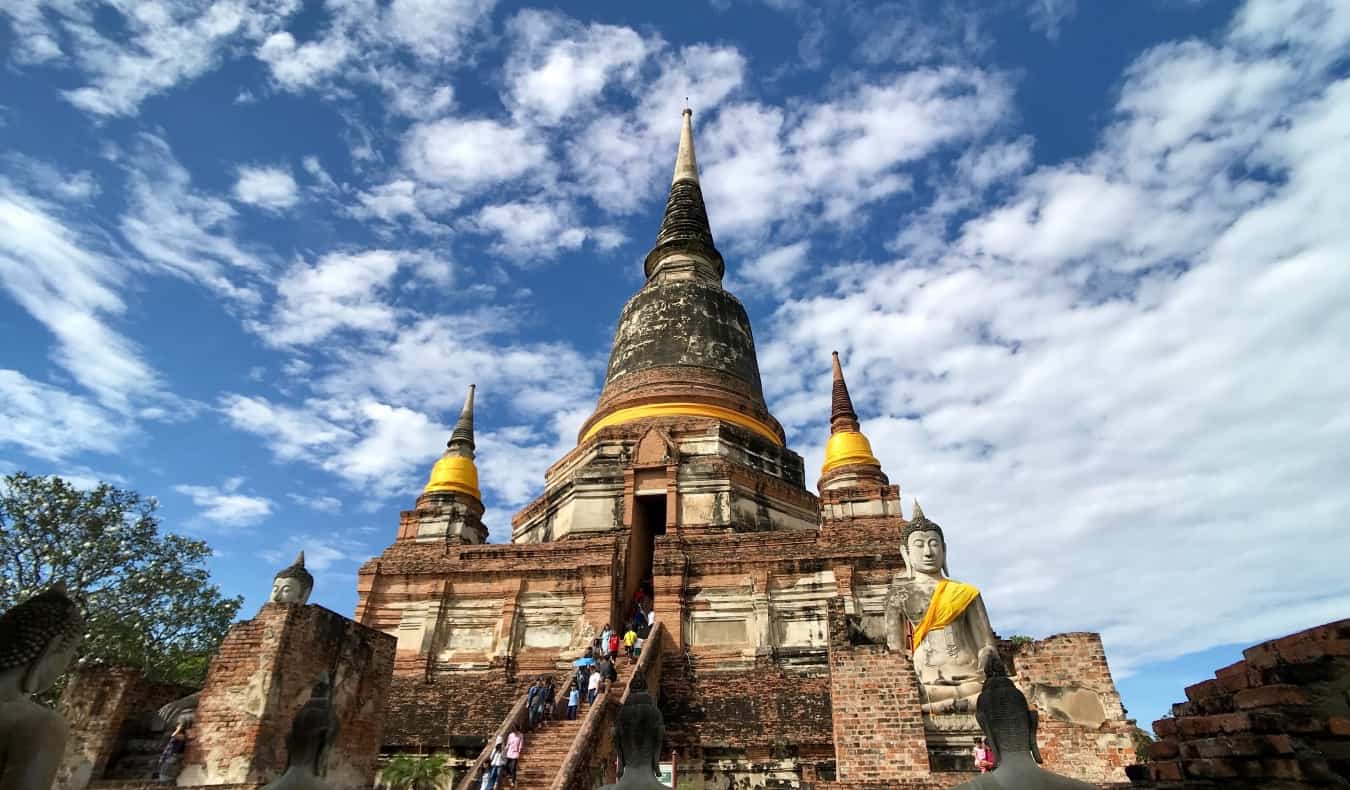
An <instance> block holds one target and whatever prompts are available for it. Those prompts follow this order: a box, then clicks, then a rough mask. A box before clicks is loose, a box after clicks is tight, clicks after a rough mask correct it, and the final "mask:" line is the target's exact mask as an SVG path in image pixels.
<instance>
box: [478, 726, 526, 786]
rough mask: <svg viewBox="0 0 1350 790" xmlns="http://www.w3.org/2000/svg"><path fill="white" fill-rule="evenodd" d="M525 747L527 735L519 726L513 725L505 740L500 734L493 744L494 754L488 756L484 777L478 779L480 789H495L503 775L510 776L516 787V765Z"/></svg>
mask: <svg viewBox="0 0 1350 790" xmlns="http://www.w3.org/2000/svg"><path fill="white" fill-rule="evenodd" d="M524 748H525V735H524V734H523V733H521V731H520V728H519V727H512V728H511V732H509V733H508V734H507V735H506V738H505V741H503V739H502V736H500V735H498V736H497V743H496V744H494V745H493V747H492V754H491V755H490V756H489V757H488V764H487V766H485V767H484V768H483V774H482V778H480V779H479V780H478V788H479V790H493V788H495V787H496V786H497V782H498V780H500V779H502V778H503V777H510V779H511V787H515V786H516V766H517V765H518V764H519V763H520V751H521V750H522V749H524Z"/></svg>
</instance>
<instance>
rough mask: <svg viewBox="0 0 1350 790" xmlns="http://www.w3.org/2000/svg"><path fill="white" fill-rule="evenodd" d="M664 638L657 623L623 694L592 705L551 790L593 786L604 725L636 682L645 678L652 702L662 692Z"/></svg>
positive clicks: (599, 756) (614, 713) (659, 622)
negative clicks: (591, 784)
mask: <svg viewBox="0 0 1350 790" xmlns="http://www.w3.org/2000/svg"><path fill="white" fill-rule="evenodd" d="M664 637H665V626H664V625H662V623H661V621H660V620H657V621H656V624H655V625H653V626H652V628H651V631H650V632H649V633H648V634H647V638H646V640H644V642H643V650H642V656H641V657H639V658H638V662H637V666H636V667H634V668H633V674H631V675H629V676H628V682H627V683H626V684H624V687H623V693H622V694H621V695H619V696H618V697H617V698H616V697H615V696H614V695H612V694H606V695H605V700H604V704H603V705H600V704H597V705H592V706H591V709H590V710H589V711H588V712H587V713H586V718H585V720H584V721H583V722H582V723H581V729H580V730H578V731H577V735H576V738H574V739H573V740H572V747H571V748H570V749H568V750H567V757H566V758H565V759H564V760H563V764H562V766H561V767H560V768H559V769H558V774H557V776H556V777H555V778H554V780H553V786H552V788H551V790H581V789H582V788H586V787H589V786H590V783H589V782H588V781H587V779H588V777H589V776H590V774H591V771H592V770H594V768H595V766H596V764H597V762H598V760H599V759H601V757H602V756H601V755H600V754H599V753H598V750H597V749H596V748H594V747H595V746H596V745H598V744H599V742H600V741H601V737H600V736H601V731H600V727H601V726H602V725H603V723H604V722H613V721H614V720H615V719H614V717H615V716H617V714H618V710H619V706H620V705H622V704H623V703H624V702H626V701H627V700H628V695H629V694H631V693H632V691H633V679H634V678H636V677H637V676H638V675H643V676H644V677H645V679H646V680H647V689H648V690H649V692H650V693H651V695H652V698H653V700H655V699H656V697H657V694H658V692H659V691H660V688H661V651H662V647H663V644H664V641H665V639H664Z"/></svg>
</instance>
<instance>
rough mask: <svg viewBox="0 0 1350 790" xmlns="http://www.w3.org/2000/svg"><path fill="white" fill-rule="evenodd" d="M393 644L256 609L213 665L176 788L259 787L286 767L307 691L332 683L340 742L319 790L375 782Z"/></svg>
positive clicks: (322, 620) (305, 614)
mask: <svg viewBox="0 0 1350 790" xmlns="http://www.w3.org/2000/svg"><path fill="white" fill-rule="evenodd" d="M395 644H396V640H395V639H394V638H393V637H391V636H389V635H387V634H383V633H380V632H378V631H375V630H373V629H370V628H366V627H365V626H362V625H359V624H357V623H355V622H353V621H351V620H348V619H347V618H345V617H343V616H341V615H339V614H337V613H336V612H331V611H329V610H327V609H324V608H323V607H320V606H314V605H310V606H287V605H284V604H270V603H269V604H264V605H263V607H262V610H261V611H260V612H259V613H258V616H257V617H255V618H253V619H252V620H246V621H244V622H241V623H237V624H236V625H235V626H234V627H233V628H231V629H230V632H229V633H228V634H227V635H226V637H225V639H224V641H222V642H221V645H220V649H219V650H218V651H217V653H216V656H215V658H214V659H213V660H212V662H211V667H210V669H209V670H208V672H207V676H206V683H205V684H204V685H203V687H202V693H201V698H200V701H199V703H198V705H197V720H196V724H195V725H194V732H195V737H194V738H193V739H192V740H191V741H189V743H188V748H187V752H186V754H185V755H184V759H183V771H182V773H181V774H180V775H179V784H180V785H226V784H246V783H265V782H268V781H271V780H272V779H275V778H276V777H277V776H280V775H281V773H282V772H283V771H284V770H285V768H286V745H285V742H286V734H287V733H288V732H289V731H290V727H291V722H292V720H293V719H294V717H295V713H296V711H298V710H299V709H300V706H301V705H303V704H304V703H305V702H306V701H308V700H309V698H310V694H311V690H312V687H313V685H314V682H315V681H316V680H317V679H318V678H319V677H320V675H322V674H323V673H327V674H328V677H329V679H330V682H331V683H332V695H333V707H334V712H335V715H336V716H337V718H338V735H337V740H336V742H335V743H334V744H333V745H332V748H331V749H330V750H329V754H328V759H327V774H326V777H325V778H326V781H327V782H328V783H329V784H331V785H332V786H333V787H335V788H364V787H368V786H369V785H370V783H371V782H372V780H373V779H374V770H375V758H376V755H377V753H378V751H379V746H380V739H381V728H382V725H383V722H384V703H385V698H386V696H387V694H388V691H389V684H390V680H391V676H392V672H393V665H394V646H395Z"/></svg>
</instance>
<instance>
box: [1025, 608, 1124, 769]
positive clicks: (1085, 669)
mask: <svg viewBox="0 0 1350 790" xmlns="http://www.w3.org/2000/svg"><path fill="white" fill-rule="evenodd" d="M1003 647H1004V649H1005V650H1006V651H1007V656H1008V663H1009V664H1010V665H1011V666H1010V667H1009V669H1010V671H1011V672H1012V673H1013V676H1014V681H1015V682H1016V683H1017V685H1018V687H1019V688H1021V690H1022V693H1023V694H1026V696H1027V701H1028V703H1030V704H1031V706H1032V707H1033V708H1035V709H1036V710H1037V712H1038V713H1039V714H1040V729H1039V732H1038V733H1037V741H1038V744H1039V746H1040V750H1041V756H1042V757H1043V758H1044V759H1045V767H1046V768H1047V769H1049V770H1051V771H1054V772H1056V773H1059V774H1063V775H1064V776H1070V777H1073V778H1076V779H1082V780H1084V781H1089V782H1103V781H1121V780H1123V779H1125V766H1127V765H1129V764H1130V763H1132V762H1134V759H1135V754H1134V741H1133V738H1132V736H1131V733H1132V732H1133V725H1132V724H1131V723H1130V722H1129V721H1128V720H1127V719H1126V718H1125V708H1124V706H1123V705H1122V704H1121V701H1120V693H1119V692H1118V691H1117V690H1116V684H1115V681H1114V680H1112V678H1111V670H1110V668H1109V667H1108V666H1107V663H1106V650H1105V649H1104V648H1103V647H1102V639H1101V635H1099V634H1094V633H1086V632H1076V633H1068V634H1056V635H1055V636H1051V637H1047V638H1046V639H1042V640H1039V641H1035V642H1031V643H1029V644H1026V645H1021V646H1018V647H1013V646H1011V645H1009V644H1007V643H1005V644H1004V645H1003Z"/></svg>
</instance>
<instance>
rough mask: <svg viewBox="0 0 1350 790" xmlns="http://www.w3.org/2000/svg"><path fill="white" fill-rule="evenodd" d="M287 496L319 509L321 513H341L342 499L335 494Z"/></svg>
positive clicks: (312, 508) (295, 501)
mask: <svg viewBox="0 0 1350 790" xmlns="http://www.w3.org/2000/svg"><path fill="white" fill-rule="evenodd" d="M286 498H287V499H289V500H291V501H292V502H294V503H295V504H297V505H300V506H301V507H307V508H309V509H310V510H317V511H318V512H320V513H330V514H331V513H341V512H342V500H341V499H338V498H337V497H335V496H308V495H305V494H287V495H286Z"/></svg>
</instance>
